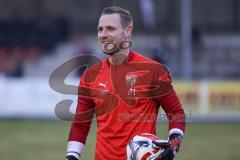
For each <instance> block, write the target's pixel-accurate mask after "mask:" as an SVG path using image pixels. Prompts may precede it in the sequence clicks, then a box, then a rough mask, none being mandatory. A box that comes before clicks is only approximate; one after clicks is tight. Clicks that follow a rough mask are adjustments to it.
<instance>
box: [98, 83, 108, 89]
mask: <svg viewBox="0 0 240 160" xmlns="http://www.w3.org/2000/svg"><path fill="white" fill-rule="evenodd" d="M99 86H102V87H104V88H107V85H106V84H104V83H101V82H100V83H99Z"/></svg>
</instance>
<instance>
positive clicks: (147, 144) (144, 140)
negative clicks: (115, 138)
mask: <svg viewBox="0 0 240 160" xmlns="http://www.w3.org/2000/svg"><path fill="white" fill-rule="evenodd" d="M153 140H161V139H160V138H158V137H157V136H155V135H153V134H149V133H141V134H139V135H136V136H134V137H133V138H132V139H131V140H130V141H129V143H128V145H127V148H126V152H127V160H151V159H154V158H156V157H157V156H158V155H159V154H160V153H162V152H163V151H164V148H153V144H152V141H153ZM161 141H166V142H167V140H161Z"/></svg>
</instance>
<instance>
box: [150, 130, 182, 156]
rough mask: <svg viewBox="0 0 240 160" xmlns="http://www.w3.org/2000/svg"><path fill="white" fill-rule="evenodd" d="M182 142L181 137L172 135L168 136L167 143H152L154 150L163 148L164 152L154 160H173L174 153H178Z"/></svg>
mask: <svg viewBox="0 0 240 160" xmlns="http://www.w3.org/2000/svg"><path fill="white" fill-rule="evenodd" d="M181 141H182V135H181V134H178V133H173V134H171V135H170V136H169V141H168V143H166V142H164V143H163V142H162V141H159V140H156V141H153V147H154V148H163V149H164V151H163V152H162V153H161V154H159V155H158V156H157V157H156V158H155V159H154V160H173V159H174V157H175V155H176V153H177V152H178V151H179V148H180V145H181Z"/></svg>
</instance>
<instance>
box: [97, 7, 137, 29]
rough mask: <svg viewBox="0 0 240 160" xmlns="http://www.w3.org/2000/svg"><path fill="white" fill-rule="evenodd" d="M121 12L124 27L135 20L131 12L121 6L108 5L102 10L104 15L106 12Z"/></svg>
mask: <svg viewBox="0 0 240 160" xmlns="http://www.w3.org/2000/svg"><path fill="white" fill-rule="evenodd" d="M115 13H116V14H119V16H120V19H121V24H122V26H123V27H127V26H128V25H129V24H130V23H132V22H133V18H132V16H131V14H130V12H129V11H128V10H126V9H123V8H121V7H116V6H111V7H106V8H104V9H103V11H102V15H104V14H115Z"/></svg>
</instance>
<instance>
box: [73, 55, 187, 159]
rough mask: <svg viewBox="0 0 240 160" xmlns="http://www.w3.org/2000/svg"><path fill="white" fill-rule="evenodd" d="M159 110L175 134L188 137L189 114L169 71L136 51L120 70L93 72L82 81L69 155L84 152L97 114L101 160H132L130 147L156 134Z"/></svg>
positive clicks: (102, 67)
mask: <svg viewBox="0 0 240 160" xmlns="http://www.w3.org/2000/svg"><path fill="white" fill-rule="evenodd" d="M159 106H161V107H162V108H163V110H164V111H165V113H166V115H167V116H168V119H169V132H170V133H171V132H179V133H181V134H183V133H184V131H185V118H184V110H183V108H182V106H181V103H180V101H179V99H178V97H177V95H176V93H175V92H174V89H173V86H172V81H171V77H170V75H169V72H168V70H167V69H166V68H165V67H164V66H163V65H161V64H159V63H157V62H155V61H153V60H150V59H148V58H146V57H144V56H141V55H140V54H138V53H136V52H134V51H130V52H129V55H128V58H127V60H126V61H124V63H122V64H120V65H110V63H109V61H108V60H107V59H106V60H103V61H102V62H101V63H99V64H96V65H94V66H93V67H90V68H89V69H87V70H86V72H85V73H84V75H83V77H82V78H81V80H80V85H79V96H78V105H77V110H76V115H75V118H74V121H73V123H72V127H71V131H70V135H69V139H68V141H69V145H68V153H70V154H71V152H72V153H76V152H78V153H80V152H81V151H80V150H82V148H83V146H84V144H85V142H86V137H87V135H88V132H89V129H90V125H91V121H92V118H93V115H94V113H95V116H96V120H97V127H98V128H97V144H96V152H95V159H96V160H112V159H114V160H124V159H126V153H125V149H126V145H127V143H128V141H129V140H130V139H131V138H132V137H133V136H135V135H137V134H140V133H151V134H156V122H157V116H158V110H159Z"/></svg>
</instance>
